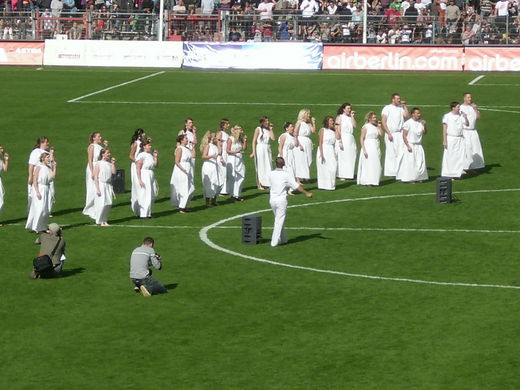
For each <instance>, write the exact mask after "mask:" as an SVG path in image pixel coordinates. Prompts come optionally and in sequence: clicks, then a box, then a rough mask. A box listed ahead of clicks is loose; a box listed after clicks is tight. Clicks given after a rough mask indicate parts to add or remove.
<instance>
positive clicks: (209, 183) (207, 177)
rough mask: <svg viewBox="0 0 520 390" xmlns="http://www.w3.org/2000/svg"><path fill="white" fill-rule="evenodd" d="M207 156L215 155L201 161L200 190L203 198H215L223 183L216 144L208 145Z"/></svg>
mask: <svg viewBox="0 0 520 390" xmlns="http://www.w3.org/2000/svg"><path fill="white" fill-rule="evenodd" d="M208 156H217V157H212V158H209V159H206V160H204V162H203V163H202V192H203V194H204V198H215V197H216V196H218V194H219V193H220V190H221V189H222V185H223V182H222V175H221V171H222V169H221V168H220V165H221V163H220V161H219V160H220V156H218V147H217V145H214V144H209V145H208Z"/></svg>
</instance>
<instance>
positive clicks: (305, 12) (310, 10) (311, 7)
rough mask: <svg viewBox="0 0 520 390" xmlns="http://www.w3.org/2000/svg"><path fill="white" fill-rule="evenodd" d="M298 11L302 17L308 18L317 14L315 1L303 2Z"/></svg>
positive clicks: (306, 0) (304, 0) (307, 0)
mask: <svg viewBox="0 0 520 390" xmlns="http://www.w3.org/2000/svg"><path fill="white" fill-rule="evenodd" d="M300 9H301V10H302V16H303V17H304V18H308V17H310V16H312V15H314V13H316V12H318V10H319V7H318V3H316V1H315V0H303V2H302V4H301V5H300Z"/></svg>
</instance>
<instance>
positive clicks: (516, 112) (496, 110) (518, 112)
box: [480, 107, 520, 114]
mask: <svg viewBox="0 0 520 390" xmlns="http://www.w3.org/2000/svg"><path fill="white" fill-rule="evenodd" d="M480 109H481V110H482V111H493V112H509V113H511V114H520V111H511V110H499V109H495V108H482V107H480Z"/></svg>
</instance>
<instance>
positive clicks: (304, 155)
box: [294, 122, 312, 180]
mask: <svg viewBox="0 0 520 390" xmlns="http://www.w3.org/2000/svg"><path fill="white" fill-rule="evenodd" d="M311 133H312V132H311V127H310V125H309V124H308V123H306V122H301V124H300V130H299V132H298V142H299V144H300V145H301V147H302V148H303V151H302V150H301V149H300V148H299V147H298V148H295V149H294V150H295V152H294V157H295V160H296V177H298V178H300V179H304V180H309V179H310V176H311V175H310V166H311V164H312V141H311Z"/></svg>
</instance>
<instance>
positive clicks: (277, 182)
mask: <svg viewBox="0 0 520 390" xmlns="http://www.w3.org/2000/svg"><path fill="white" fill-rule="evenodd" d="M269 179H270V180H271V190H270V197H269V201H270V202H275V201H280V200H285V199H287V190H288V189H289V188H290V189H293V190H295V189H297V188H298V187H299V185H298V183H296V180H295V179H294V176H293V175H292V174H290V173H289V172H288V171H284V170H283V169H275V170H273V171H271V173H270V174H269Z"/></svg>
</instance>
